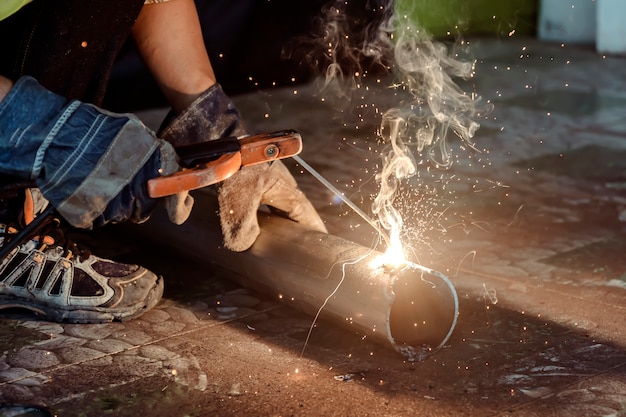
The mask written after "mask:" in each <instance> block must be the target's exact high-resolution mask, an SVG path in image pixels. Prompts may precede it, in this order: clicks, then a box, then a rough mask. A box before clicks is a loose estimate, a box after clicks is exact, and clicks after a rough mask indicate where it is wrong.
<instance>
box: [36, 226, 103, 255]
mask: <svg viewBox="0 0 626 417" xmlns="http://www.w3.org/2000/svg"><path fill="white" fill-rule="evenodd" d="M35 240H38V241H39V243H40V247H39V250H41V251H43V250H45V248H46V247H48V246H52V245H56V246H60V247H62V248H63V253H64V255H65V257H66V258H67V259H69V260H72V258H74V257H75V258H76V259H77V260H79V261H80V260H81V259H83V260H84V259H87V258H89V257H90V256H91V251H90V250H89V249H87V248H85V247H83V246H81V245H79V244H78V243H76V242H74V241H73V240H72V239H70V238H68V237H67V236H66V235H65V233H64V232H63V229H62V228H61V225H60V222H59V221H58V220H57V219H54V221H52V222H50V223H48V224H46V225H44V226H43V227H42V228H41V229H40V231H39V233H38V234H37V236H36V237H35Z"/></svg>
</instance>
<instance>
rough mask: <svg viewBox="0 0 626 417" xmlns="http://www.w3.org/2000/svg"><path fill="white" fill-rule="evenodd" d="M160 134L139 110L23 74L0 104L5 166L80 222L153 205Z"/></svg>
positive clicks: (130, 214) (122, 216)
mask: <svg viewBox="0 0 626 417" xmlns="http://www.w3.org/2000/svg"><path fill="white" fill-rule="evenodd" d="M158 149H159V140H158V139H157V138H156V137H155V136H154V134H153V133H152V132H151V131H149V130H148V129H147V128H146V127H145V126H144V125H143V124H142V123H141V122H140V121H139V120H138V119H137V118H136V117H135V116H133V115H128V114H113V113H109V112H106V111H104V110H101V109H99V108H97V107H96V106H94V105H91V104H84V103H81V102H80V101H78V100H66V99H65V98H63V97H61V96H59V95H57V94H55V93H52V92H51V91H49V90H47V89H45V88H43V87H42V86H41V85H39V84H38V83H37V81H35V79H33V78H32V77H28V76H24V77H21V78H19V79H18V81H17V82H16V84H15V86H14V87H13V88H12V89H11V91H10V92H9V94H8V95H7V96H6V97H5V98H4V100H3V101H2V102H1V103H0V173H4V174H5V175H10V176H13V177H16V178H20V179H30V180H35V183H36V184H37V186H38V187H39V189H40V190H41V192H42V194H43V196H44V197H45V198H46V199H48V201H50V203H51V204H52V205H53V206H54V207H55V208H56V209H57V211H58V212H59V213H60V214H61V215H62V216H63V217H64V218H65V219H66V220H67V221H68V222H70V224H72V225H73V226H75V227H80V228H87V229H89V228H91V227H93V226H100V225H102V224H104V223H107V222H118V221H123V220H129V219H130V220H135V221H140V220H142V219H143V218H144V217H145V216H147V215H148V214H149V212H150V211H151V210H152V209H153V208H154V206H155V205H156V201H155V200H154V199H151V198H149V196H148V195H147V189H146V182H147V180H148V179H150V178H154V177H157V176H159V168H160V167H161V159H160V157H161V154H160V152H159V150H158Z"/></svg>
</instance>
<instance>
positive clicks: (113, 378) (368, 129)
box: [0, 38, 626, 417]
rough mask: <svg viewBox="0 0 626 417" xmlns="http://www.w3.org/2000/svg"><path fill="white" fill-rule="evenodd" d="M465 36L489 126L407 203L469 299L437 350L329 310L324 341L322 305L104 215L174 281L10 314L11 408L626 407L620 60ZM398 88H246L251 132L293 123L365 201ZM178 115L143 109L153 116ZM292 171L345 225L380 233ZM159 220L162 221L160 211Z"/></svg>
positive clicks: (324, 410)
mask: <svg viewBox="0 0 626 417" xmlns="http://www.w3.org/2000/svg"><path fill="white" fill-rule="evenodd" d="M470 41H471V42H470V46H471V51H472V53H473V54H474V56H475V57H476V60H477V61H476V75H475V77H474V78H472V79H471V80H469V81H460V85H461V87H462V88H463V89H465V90H468V91H473V92H476V93H477V94H479V95H481V96H482V97H483V100H484V102H485V103H486V102H491V103H492V104H493V105H494V109H493V111H492V112H490V113H488V114H485V115H483V116H482V117H481V118H480V119H479V122H480V124H481V128H480V129H479V130H478V131H477V133H476V135H475V141H476V144H477V147H478V149H479V150H480V152H470V151H469V150H468V149H467V147H463V146H461V145H460V144H459V143H458V141H457V142H455V141H454V140H451V142H450V146H451V150H452V152H453V155H454V164H453V165H452V167H450V168H449V169H446V170H443V169H436V168H433V167H432V166H426V165H420V166H419V170H420V172H419V174H418V175H417V176H416V177H415V178H413V179H412V181H414V182H415V184H417V188H413V189H401V194H400V197H398V202H399V205H400V206H401V207H402V211H403V214H404V215H405V221H406V225H405V226H406V227H405V233H404V235H403V237H404V239H405V240H406V241H407V242H408V243H409V245H408V247H407V250H408V253H409V256H410V257H411V258H412V260H414V261H415V262H418V263H420V264H422V265H424V266H427V267H429V268H432V269H434V270H436V271H439V272H441V273H443V274H445V275H446V276H447V277H449V278H450V280H451V281H452V282H453V283H454V286H455V287H456V291H457V294H458V299H459V315H458V322H457V324H456V327H455V329H454V332H453V333H452V335H451V337H450V338H449V340H448V341H447V342H446V344H445V346H444V347H443V348H442V349H441V350H439V351H438V352H436V353H434V354H433V355H431V356H428V357H427V358H425V359H424V360H423V361H410V360H407V358H406V357H403V356H402V355H400V354H398V353H396V352H395V351H394V350H393V349H391V348H390V346H389V345H386V344H384V343H380V341H377V340H376V338H375V337H372V336H371V335H367V334H363V333H362V332H354V331H352V329H351V328H350V326H346V325H340V324H337V323H335V322H332V321H328V320H326V319H321V320H318V321H316V322H315V327H314V328H313V329H312V331H311V332H310V335H309V330H310V329H311V325H312V323H313V319H312V316H311V315H310V314H304V313H302V312H299V311H298V310H296V309H294V308H292V306H290V303H289V302H282V301H281V300H279V298H278V297H276V296H275V294H270V293H259V292H256V291H254V290H252V289H249V288H243V287H241V286H240V285H239V284H237V282H238V281H237V280H235V279H233V277H232V276H230V275H229V272H228V271H227V270H225V269H224V268H223V266H220V265H219V264H220V262H219V261H217V262H216V260H215V259H202V258H201V257H199V256H197V254H191V255H190V254H189V253H186V254H181V253H180V251H177V250H176V248H173V247H172V244H169V245H168V244H167V243H162V241H160V240H159V239H158V238H154V239H149V238H145V237H144V235H142V234H140V233H134V232H133V233H131V232H129V231H128V229H124V228H121V229H120V228H110V229H105V230H101V231H98V232H97V233H96V234H94V235H91V236H89V237H86V236H85V237H84V238H85V239H87V240H88V241H87V243H88V244H89V245H91V246H93V247H95V248H96V249H95V250H97V251H99V252H98V253H99V254H101V255H102V256H108V257H112V258H115V259H118V260H121V261H132V262H141V263H142V264H144V265H145V266H147V267H150V268H151V269H152V270H154V271H155V272H157V273H159V274H161V275H163V276H164V277H165V280H166V290H165V295H164V299H163V301H162V302H161V303H160V304H159V305H158V306H157V307H156V308H155V309H154V310H152V311H150V312H148V313H146V314H144V315H143V316H141V317H140V318H139V319H136V320H133V321H130V322H124V323H110V324H101V325H70V324H57V323H47V322H44V321H39V320H37V318H36V317H32V316H25V315H23V314H22V313H21V312H18V311H10V312H7V313H5V314H3V315H2V316H0V355H1V356H0V402H3V403H19V404H33V405H40V406H43V407H47V408H48V409H49V410H51V412H52V413H53V414H55V415H58V416H98V415H115V416H136V415H139V414H145V415H156V416H242V415H254V416H334V415H338V416H339V415H341V416H368V415H371V416H511V417H513V416H515V417H530V416H533V417H534V416H621V415H626V326H624V325H623V323H622V321H623V317H624V309H625V308H626V307H625V303H624V301H625V300H626V234H625V233H624V232H625V231H626V116H625V114H626V72H624V65H625V64H626V61H625V60H624V58H619V57H606V56H601V55H599V54H597V53H596V52H594V51H593V50H591V49H589V48H586V47H576V46H569V45H566V46H562V45H558V44H547V43H542V42H539V41H537V40H533V39H515V38H512V39H505V40H494V39H473V40H470ZM389 81H390V80H388V79H384V80H383V83H382V84H380V83H376V82H373V83H372V85H371V89H367V90H365V89H363V90H359V91H357V93H358V94H361V93H362V95H361V96H359V97H357V98H356V99H355V97H356V96H353V101H350V102H347V101H345V100H344V101H343V102H342V101H333V100H330V99H328V100H326V99H325V100H322V98H325V97H324V94H321V93H319V90H318V86H317V84H315V83H312V84H310V85H304V86H302V85H297V86H294V87H293V88H280V89H275V90H271V91H263V92H258V93H254V94H247V95H242V96H237V97H235V101H236V103H237V105H238V107H239V108H240V110H241V111H242V113H243V115H244V117H245V119H246V120H247V122H248V125H249V129H250V130H251V131H256V132H265V131H274V130H280V129H296V130H298V131H299V132H300V133H301V134H302V136H303V138H304V151H303V153H302V157H303V159H304V160H305V161H307V162H309V163H310V164H311V165H312V166H314V167H315V168H316V169H317V170H318V171H319V172H320V173H321V174H322V175H323V176H324V177H325V178H327V179H328V180H329V181H331V182H332V183H333V184H335V186H336V187H338V188H339V189H340V190H342V191H343V192H344V193H345V194H346V195H347V196H348V197H349V198H350V199H351V200H352V201H355V202H356V203H357V204H359V206H361V207H362V208H363V209H364V210H366V211H369V208H370V206H371V201H372V196H373V195H375V193H376V190H377V184H376V181H375V180H374V175H375V174H376V172H377V170H378V168H379V166H380V163H381V162H380V161H381V160H380V156H379V154H378V153H379V152H380V150H381V149H382V148H381V146H380V144H378V143H377V142H376V129H377V127H378V124H379V123H380V116H379V115H380V113H379V112H378V110H377V109H384V108H389V107H393V106H395V105H399V103H398V97H397V96H396V95H395V94H394V92H393V89H390V88H387V85H384V84H386V83H388V82H389ZM378 84H380V85H379V86H378V87H376V85H378ZM383 85H384V86H383ZM355 103H356V104H355ZM365 104H367V105H368V106H369V107H368V106H365ZM355 106H356V107H358V108H357V110H355ZM164 111H165V110H163V109H155V110H154V111H149V112H145V113H143V114H141V117H143V118H144V120H146V123H147V124H149V125H150V124H154V123H157V122H156V121H158V120H159V119H160V117H162V116H163V114H164ZM288 165H289V166H290V168H292V172H294V175H295V176H296V179H297V180H298V183H299V184H300V186H301V187H302V189H303V190H304V191H305V192H306V193H307V195H308V196H309V197H310V199H311V200H312V201H313V203H314V204H315V206H316V207H317V208H318V210H319V212H320V214H321V216H322V217H323V219H324V220H325V221H326V223H327V226H328V229H329V232H330V233H331V234H333V235H337V236H341V237H342V238H344V239H346V240H350V241H353V242H356V243H358V244H359V245H362V246H364V247H368V246H370V245H371V244H372V242H373V241H375V233H374V231H373V230H372V229H371V227H369V226H368V225H367V223H365V222H364V221H363V220H362V219H361V218H359V217H358V216H356V215H355V214H354V213H352V211H351V210H350V209H349V208H348V207H346V205H345V204H342V203H341V202H340V201H338V200H337V199H336V198H333V196H332V194H331V193H330V192H328V190H326V189H325V188H324V187H322V186H321V185H320V184H319V183H318V182H317V181H316V180H315V179H314V178H312V177H311V176H310V175H309V174H307V173H306V172H302V169H301V168H300V167H298V166H297V164H295V163H293V162H288ZM416 190H417V191H416ZM202 208H203V207H196V210H202ZM145 227H146V228H147V229H149V230H150V231H151V233H152V235H153V236H158V234H159V230H160V229H159V227H160V226H159V225H158V223H156V224H155V223H149V224H148V225H145ZM190 227H193V223H192V225H191V226H190ZM163 230H165V229H163ZM195 232H196V233H202V230H195ZM163 233H165V232H163ZM189 239H193V235H189ZM192 244H193V242H192ZM312 250H313V249H312ZM199 252H200V249H199ZM216 264H217V265H216ZM321 301H323V300H321ZM308 336H310V337H308ZM0 415H2V414H1V412H0Z"/></svg>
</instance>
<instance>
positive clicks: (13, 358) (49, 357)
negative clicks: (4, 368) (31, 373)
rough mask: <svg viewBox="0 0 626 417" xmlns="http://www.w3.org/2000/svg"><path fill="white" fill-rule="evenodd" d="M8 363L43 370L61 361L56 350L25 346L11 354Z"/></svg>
mask: <svg viewBox="0 0 626 417" xmlns="http://www.w3.org/2000/svg"><path fill="white" fill-rule="evenodd" d="M7 363H9V364H10V365H11V366H15V367H18V368H25V369H31V370H41V369H46V368H51V367H53V366H57V365H59V364H60V363H61V361H60V360H59V358H58V357H57V355H56V354H55V353H54V352H51V351H49V350H41V349H33V348H24V349H22V350H20V351H19V352H17V353H15V354H13V355H9V356H8V359H7Z"/></svg>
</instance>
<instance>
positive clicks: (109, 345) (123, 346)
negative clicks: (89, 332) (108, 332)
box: [85, 339, 134, 353]
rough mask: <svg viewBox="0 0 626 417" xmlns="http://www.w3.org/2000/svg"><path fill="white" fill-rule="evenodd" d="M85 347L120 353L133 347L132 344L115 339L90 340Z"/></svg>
mask: <svg viewBox="0 0 626 417" xmlns="http://www.w3.org/2000/svg"><path fill="white" fill-rule="evenodd" d="M85 347H88V348H91V349H95V350H97V351H100V352H104V353H120V352H124V351H128V350H131V349H134V345H132V344H130V343H126V342H123V341H121V340H115V339H103V340H90V341H88V342H87V344H85Z"/></svg>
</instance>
